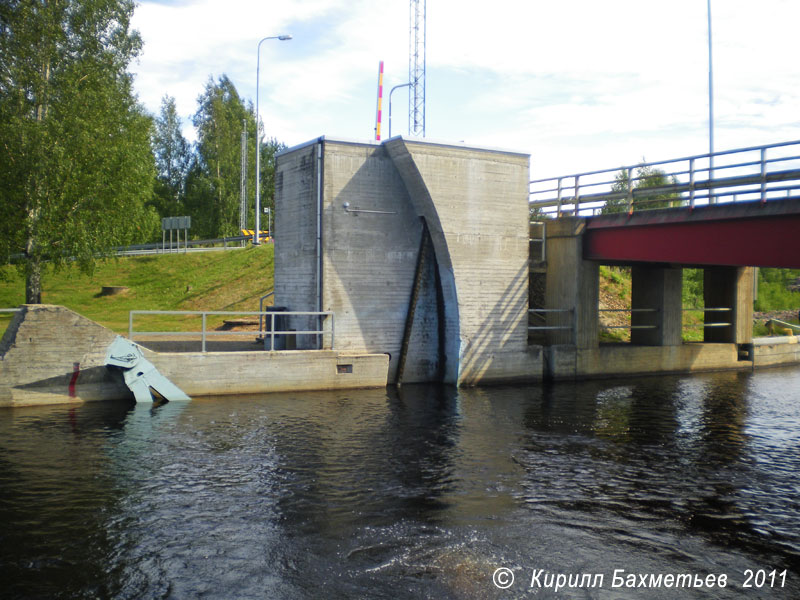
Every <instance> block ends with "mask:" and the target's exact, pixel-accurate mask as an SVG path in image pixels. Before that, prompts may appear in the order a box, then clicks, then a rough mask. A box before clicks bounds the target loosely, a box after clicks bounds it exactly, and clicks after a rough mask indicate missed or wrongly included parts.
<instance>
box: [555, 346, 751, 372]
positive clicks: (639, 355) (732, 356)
mask: <svg viewBox="0 0 800 600" xmlns="http://www.w3.org/2000/svg"><path fill="white" fill-rule="evenodd" d="M545 353H546V355H547V359H546V360H547V365H548V368H549V369H550V372H549V376H550V377H551V378H553V379H556V380H558V379H576V378H577V379H580V378H587V377H588V378H599V377H611V376H621V375H626V376H629V375H649V374H655V373H691V372H695V371H722V370H735V369H751V368H752V367H753V363H752V361H747V360H739V356H738V348H737V346H736V344H701V343H698V344H682V345H678V346H633V345H628V344H608V345H602V346H599V347H598V348H575V347H574V346H567V345H560V346H550V347H548V348H545Z"/></svg>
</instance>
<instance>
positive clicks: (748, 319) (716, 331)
mask: <svg viewBox="0 0 800 600" xmlns="http://www.w3.org/2000/svg"><path fill="white" fill-rule="evenodd" d="M753 273H754V270H753V268H752V267H708V268H706V269H705V270H704V272H703V297H704V301H705V306H706V308H727V309H729V310H728V311H725V312H721V311H706V313H705V322H706V323H730V325H729V326H727V327H706V329H705V333H704V337H703V340H704V341H706V342H722V343H726V342H729V343H733V344H749V343H750V342H751V341H752V339H753Z"/></svg>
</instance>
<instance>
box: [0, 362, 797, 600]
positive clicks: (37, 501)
mask: <svg viewBox="0 0 800 600" xmlns="http://www.w3.org/2000/svg"><path fill="white" fill-rule="evenodd" d="M500 567H505V568H508V569H510V570H511V572H512V573H513V574H514V576H515V580H514V583H513V584H512V585H511V586H510V587H509V588H508V589H506V590H500V589H498V588H497V587H496V586H495V585H494V584H493V579H492V577H493V574H494V573H495V571H496V570H497V569H498V568H500ZM615 569H624V571H625V573H626V574H631V573H633V574H649V573H653V574H662V575H666V574H669V573H673V574H681V573H690V574H693V575H697V576H698V577H706V576H707V575H709V574H713V575H721V574H725V575H726V576H727V578H728V585H727V587H725V588H717V587H715V588H714V589H712V590H709V589H707V588H699V589H681V590H679V591H676V590H674V589H667V588H666V587H663V586H662V587H659V588H656V589H647V590H643V589H635V588H625V587H622V588H613V587H612V574H613V572H614V570H615ZM540 570H541V571H540ZM748 570H751V571H753V572H754V573H757V572H758V570H763V572H764V573H765V574H767V573H769V572H771V571H773V570H775V571H776V572H777V573H783V571H784V570H785V571H786V575H785V583H784V584H783V586H782V587H781V585H780V584H781V583H783V582H782V581H781V580H780V579H778V581H777V582H776V585H775V586H772V587H770V586H769V585H768V583H769V582H767V583H765V584H764V585H762V587H760V588H759V587H752V588H747V589H745V588H743V587H742V584H743V583H744V581H745V576H746V573H747V571H748ZM537 571H538V572H539V573H541V574H544V573H549V574H553V575H554V574H557V573H562V574H565V575H573V574H575V575H577V574H593V575H597V574H602V575H603V576H604V579H603V583H602V585H598V586H595V587H588V586H583V587H581V588H580V589H577V588H572V589H563V590H560V591H559V592H558V593H555V592H554V590H553V589H552V586H551V587H550V588H541V587H539V586H537V585H536V581H537V580H536V579H534V587H533V588H532V587H531V586H530V584H531V580H532V579H533V577H532V576H533V574H534V573H536V572H537ZM538 581H540V582H543V581H544V576H543V575H541V577H540V579H539V580H538ZM594 581H595V582H596V581H597V580H594ZM751 583H755V581H752V582H751ZM0 589H2V590H3V593H2V596H3V597H4V598H6V597H7V598H39V597H41V598H95V597H96V598H111V597H114V598H279V599H283V598H286V599H301V598H323V597H324V598H391V599H392V600H397V599H401V598H437V599H438V598H528V597H531V598H551V597H552V598H597V599H606V598H798V597H800V370H798V369H774V370H764V371H759V372H756V373H719V374H708V375H696V376H686V377H678V376H676V377H652V378H641V379H625V380H616V381H602V382H584V383H575V384H572V383H559V384H555V385H533V386H528V387H500V388H482V389H461V390H455V389H452V388H443V387H433V386H404V387H403V388H402V390H401V391H399V392H398V391H397V390H394V389H390V390H388V391H387V390H363V391H347V392H329V393H298V394H272V395H266V396H259V397H231V398H217V399H202V400H193V401H192V402H189V403H169V404H165V405H162V406H159V407H149V406H145V405H135V404H132V403H124V402H123V403H118V402H109V403H95V404H86V405H81V406H76V407H71V408H70V407H64V406H55V407H46V408H26V409H6V410H3V411H0Z"/></svg>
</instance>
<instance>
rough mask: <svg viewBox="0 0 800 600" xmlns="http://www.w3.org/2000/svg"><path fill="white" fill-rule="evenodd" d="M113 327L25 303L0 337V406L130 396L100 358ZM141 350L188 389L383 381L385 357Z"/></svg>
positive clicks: (246, 390) (214, 391)
mask: <svg viewBox="0 0 800 600" xmlns="http://www.w3.org/2000/svg"><path fill="white" fill-rule="evenodd" d="M116 337H117V334H116V333H114V332H113V331H111V330H110V329H107V328H105V327H103V326H101V325H99V324H97V323H95V322H94V321H91V320H90V319H87V318H85V317H82V316H81V315H79V314H77V313H75V312H73V311H71V310H69V309H67V308H64V307H63V306H49V305H29V306H24V307H23V310H22V311H21V312H19V313H17V315H16V316H15V317H14V319H13V320H12V322H11V324H10V326H9V328H8V329H7V330H6V333H5V335H4V336H3V339H2V342H0V406H23V405H32V404H57V403H65V402H81V401H92V400H115V399H132V398H133V394H132V392H131V391H130V390H129V389H128V388H127V386H126V385H125V384H124V382H123V379H122V374H121V373H120V372H118V371H113V370H109V369H107V368H106V366H105V354H106V349H107V348H108V346H109V345H110V344H111V343H112V342H113V341H114V339H115V338H116ZM142 351H143V354H144V356H145V358H146V359H147V360H149V361H150V362H151V363H152V364H153V365H154V366H155V367H156V368H157V369H158V370H159V372H160V373H161V374H162V375H164V376H165V377H167V378H168V379H170V380H171V381H172V382H173V383H174V384H175V385H177V386H178V387H179V388H181V389H182V390H183V391H184V392H186V393H187V394H189V395H190V396H213V395H227V394H255V393H266V392H283V391H302V390H325V389H342V388H366V387H384V386H385V385H386V383H387V380H386V375H387V371H388V363H389V357H388V356H386V355H385V354H350V353H343V352H342V353H340V352H332V351H325V350H320V351H316V350H311V351H291V352H265V351H258V352H206V353H201V352H180V353H159V352H153V351H151V350H148V349H146V348H143V349H142Z"/></svg>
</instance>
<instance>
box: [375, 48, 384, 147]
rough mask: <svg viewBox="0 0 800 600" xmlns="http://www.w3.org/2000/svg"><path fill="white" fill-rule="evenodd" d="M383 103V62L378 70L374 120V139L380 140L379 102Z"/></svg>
mask: <svg viewBox="0 0 800 600" xmlns="http://www.w3.org/2000/svg"><path fill="white" fill-rule="evenodd" d="M382 101H383V61H381V64H380V67H379V68H378V114H377V116H376V118H375V139H376V140H377V141H380V139H381V102H382Z"/></svg>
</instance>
